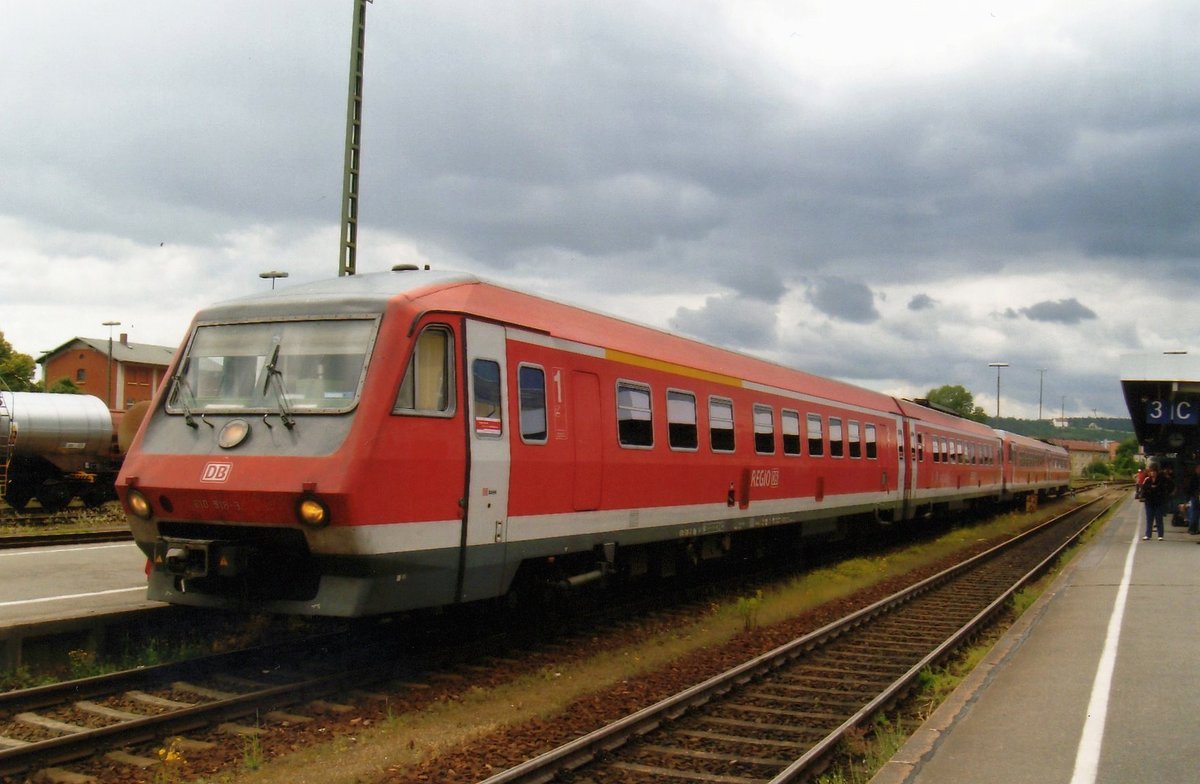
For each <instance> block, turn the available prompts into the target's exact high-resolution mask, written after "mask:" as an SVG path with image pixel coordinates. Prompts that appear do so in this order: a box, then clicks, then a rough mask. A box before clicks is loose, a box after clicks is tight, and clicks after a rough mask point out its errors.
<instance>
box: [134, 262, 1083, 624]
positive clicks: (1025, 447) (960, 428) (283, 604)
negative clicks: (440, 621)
mask: <svg viewBox="0 0 1200 784" xmlns="http://www.w3.org/2000/svg"><path fill="white" fill-rule="evenodd" d="M170 373H171V375H172V383H171V384H169V385H166V386H165V387H164V391H163V392H162V393H160V395H159V397H158V398H157V399H156V400H155V401H154V403H153V405H152V409H151V411H150V413H149V414H148V415H147V416H146V418H145V420H144V422H143V424H142V427H141V430H140V431H139V433H138V436H137V438H136V439H135V441H134V443H133V445H132V447H131V449H130V452H129V454H128V455H127V457H126V460H125V463H124V467H123V468H122V470H121V474H120V476H119V477H118V481H117V490H118V493H119V495H120V497H121V500H122V502H123V503H124V505H125V508H126V510H127V512H128V514H129V519H130V522H131V526H132V529H133V533H134V536H135V538H136V540H137V542H138V544H139V545H140V546H141V548H142V549H143V550H144V551H145V552H146V554H147V555H148V556H149V557H150V559H151V571H150V589H149V595H150V598H152V599H159V600H165V601H169V602H176V603H181V604H192V605H203V606H223V607H243V608H255V609H264V610H268V611H274V612H290V613H303V614H322V615H340V616H355V615H366V614H373V613H386V612H393V611H397V610H404V609H409V608H417V607H430V606H439V605H447V604H453V603H457V602H467V601H474V600H479V599H487V598H492V597H497V596H502V595H505V594H506V593H508V592H509V591H510V590H514V589H516V590H521V589H524V588H527V587H537V586H542V585H545V584H546V583H557V584H567V585H575V584H580V583H583V582H587V581H590V580H592V579H595V578H598V577H602V576H604V575H606V574H619V575H621V576H623V577H627V578H636V577H638V576H641V575H646V574H671V573H674V572H675V571H676V570H679V569H683V568H687V567H688V566H689V565H691V564H694V563H696V562H699V561H703V560H708V559H715V558H721V557H727V556H730V555H735V554H753V553H756V552H759V553H761V552H763V551H766V550H774V549H777V548H779V547H794V546H796V545H797V544H798V543H799V542H800V541H801V539H802V538H804V537H810V536H832V535H842V534H846V533H848V532H849V531H851V530H852V529H854V528H856V527H868V526H871V525H875V524H877V523H878V522H879V521H903V520H911V519H914V518H917V517H920V516H924V515H927V514H930V513H936V512H940V511H944V510H949V509H956V508H964V507H967V506H971V505H977V504H984V503H993V502H999V501H1003V500H1006V499H1013V498H1021V497H1024V496H1026V495H1028V494H1031V493H1038V494H1047V493H1055V492H1060V491H1062V490H1063V489H1065V487H1066V485H1067V460H1066V453H1065V451H1064V450H1062V449H1060V448H1058V447H1054V446H1050V445H1048V444H1044V443H1041V442H1038V441H1033V440H1031V439H1026V438H1022V437H1019V436H1014V435H1011V434H1006V433H1001V432H997V431H994V430H992V429H990V428H988V427H986V426H985V425H981V424H979V423H976V422H972V421H968V420H964V419H960V418H958V417H955V416H952V415H949V414H946V413H942V412H940V411H936V410H933V409H931V408H928V407H925V406H921V405H918V404H916V403H913V402H909V401H904V400H897V399H895V398H892V397H889V396H887V395H882V394H878V393H875V392H870V391H867V390H864V389H859V388H856V387H854V386H850V385H847V384H843V383H839V382H836V381H831V380H829V379H824V378H819V377H817V376H812V375H808V374H805V373H800V372H797V371H794V370H789V369H786V368H783V367H780V366H777V365H774V364H770V363H767V362H763V361H761V360H758V359H754V358H751V357H747V356H744V355H741V354H737V353H733V352H730V351H725V350H722V349H718V348H714V347H712V346H707V345H703V344H701V343H698V342H695V341H692V340H688V339H686V338H682V337H678V336H675V335H671V334H667V333H664V332H661V331H658V330H655V329H651V328H648V327H643V326H639V325H636V324H632V323H629V322H625V321H621V320H618V319H615V318H610V317H607V316H602V315H598V314H596V313H592V312H589V311H586V310H581V309H579V308H575V307H570V306H567V305H563V304H559V303H555V302H550V301H547V300H544V299H540V298H538V297H534V296H530V295H527V294H522V293H519V292H516V291H512V290H509V289H505V288H502V287H499V286H496V285H492V284H489V283H485V282H482V281H480V280H478V279H476V278H474V277H471V276H466V275H459V274H444V273H437V272H430V271H428V270H416V269H415V268H410V267H402V268H397V270H395V271H392V272H388V273H380V274H370V275H357V276H350V277H342V278H337V279H335V280H331V281H328V282H322V283H315V284H311V285H307V286H298V287H292V288H289V289H281V290H279V291H277V292H272V293H268V294H263V295H261V296H255V297H249V298H246V299H241V300H236V301H233V302H229V303H225V304H220V305H216V306H214V307H211V308H208V309H206V310H203V311H201V312H200V313H199V314H198V315H197V316H196V318H195V320H194V322H193V325H192V328H191V330H190V332H189V336H188V338H187V341H186V343H185V345H184V346H183V349H182V350H181V351H180V353H179V355H178V356H177V357H176V358H175V360H174V363H173V365H172V368H171V371H170Z"/></svg>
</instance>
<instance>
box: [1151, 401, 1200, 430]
mask: <svg viewBox="0 0 1200 784" xmlns="http://www.w3.org/2000/svg"><path fill="white" fill-rule="evenodd" d="M1146 423H1147V424H1150V425H1200V401H1193V400H1151V401H1148V402H1147V403H1146Z"/></svg>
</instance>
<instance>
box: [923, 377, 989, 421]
mask: <svg viewBox="0 0 1200 784" xmlns="http://www.w3.org/2000/svg"><path fill="white" fill-rule="evenodd" d="M925 397H926V398H927V399H928V400H929V402H930V403H936V404H937V405H939V406H942V407H943V408H948V409H950V410H951V411H953V412H954V413H956V414H958V415H959V416H961V417H966V418H967V419H974V420H975V421H976V422H986V421H987V412H986V411H984V410H983V409H982V408H980V407H979V406H977V405H975V396H974V395H972V394H971V393H970V392H968V391H967V388H966V387H964V386H962V385H961V384H943V385H942V386H940V387H938V388H937V389H931V390H929V392H928V393H926V395H925Z"/></svg>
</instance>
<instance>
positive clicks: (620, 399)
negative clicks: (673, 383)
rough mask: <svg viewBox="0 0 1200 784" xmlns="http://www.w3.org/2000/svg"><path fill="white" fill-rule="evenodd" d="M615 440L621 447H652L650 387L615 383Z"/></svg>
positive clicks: (623, 382) (629, 383) (652, 425)
mask: <svg viewBox="0 0 1200 784" xmlns="http://www.w3.org/2000/svg"><path fill="white" fill-rule="evenodd" d="M617 439H618V440H619V441H620V442H621V446H633V447H652V446H654V421H653V416H652V412H651V410H650V387H648V386H646V385H644V384H634V383H632V382H629V381H618V382H617Z"/></svg>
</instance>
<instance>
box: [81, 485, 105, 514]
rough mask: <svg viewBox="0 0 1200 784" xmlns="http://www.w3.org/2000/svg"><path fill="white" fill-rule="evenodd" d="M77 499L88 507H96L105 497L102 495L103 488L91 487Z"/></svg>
mask: <svg viewBox="0 0 1200 784" xmlns="http://www.w3.org/2000/svg"><path fill="white" fill-rule="evenodd" d="M79 500H80V501H83V505H84V506H86V507H87V508H88V509H96V508H98V507H100V506H101V505H103V504H104V502H105V501H106V500H107V499H106V498H105V497H104V491H103V490H98V489H96V488H92V489H91V490H88V491H86V492H85V493H84V494H83V495H81V496H79Z"/></svg>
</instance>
